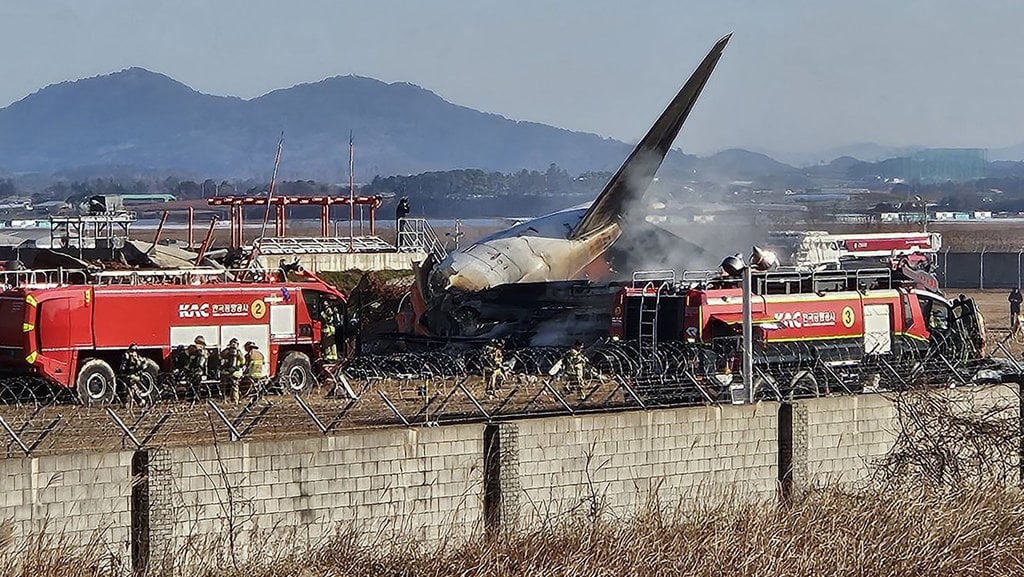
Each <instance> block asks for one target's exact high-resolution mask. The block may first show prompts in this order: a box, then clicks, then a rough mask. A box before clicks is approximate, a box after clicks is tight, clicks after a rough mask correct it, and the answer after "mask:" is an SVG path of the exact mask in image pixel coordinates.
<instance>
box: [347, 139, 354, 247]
mask: <svg viewBox="0 0 1024 577" xmlns="http://www.w3.org/2000/svg"><path fill="white" fill-rule="evenodd" d="M355 167H356V157H355V145H354V143H353V141H352V131H351V130H350V131H349V132H348V251H349V252H355V229H354V228H353V222H354V221H355V219H356V176H355V170H356V168H355Z"/></svg>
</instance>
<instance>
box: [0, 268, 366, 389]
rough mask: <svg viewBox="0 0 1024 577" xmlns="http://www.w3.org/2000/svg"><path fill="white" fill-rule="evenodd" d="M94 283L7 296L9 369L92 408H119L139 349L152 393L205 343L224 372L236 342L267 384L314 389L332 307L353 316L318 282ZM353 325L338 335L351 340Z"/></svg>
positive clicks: (3, 324) (1, 316) (23, 289)
mask: <svg viewBox="0 0 1024 577" xmlns="http://www.w3.org/2000/svg"><path fill="white" fill-rule="evenodd" d="M79 278H82V277H79ZM88 278H89V280H88V282H87V283H84V284H71V283H68V282H56V283H48V284H24V285H21V286H17V287H14V288H10V289H8V290H6V291H5V292H3V293H2V294H0V369H2V370H3V371H4V372H6V373H7V374H15V375H26V376H29V375H35V376H38V377H42V378H44V379H46V380H47V381H49V382H51V383H52V384H55V385H58V386H61V387H67V388H71V389H76V390H77V392H78V394H79V397H80V398H81V400H82V401H83V402H86V403H98V402H111V401H113V400H114V399H116V398H117V396H118V395H119V394H121V393H123V391H121V390H119V387H118V382H117V374H116V371H117V369H118V367H119V365H120V362H121V359H122V358H123V356H124V353H125V351H126V350H127V349H128V346H129V345H130V344H132V343H135V344H137V345H138V348H139V352H140V353H141V354H142V355H143V357H144V359H145V360H146V364H147V367H148V368H147V370H146V375H145V376H144V379H143V380H144V384H145V385H146V387H145V388H146V390H145V391H144V393H145V394H152V392H153V390H154V389H155V387H156V385H157V382H158V374H159V373H161V372H171V371H172V370H173V369H174V368H175V367H174V366H173V365H174V359H175V356H176V355H175V351H176V350H178V351H180V350H181V348H182V347H187V346H188V345H190V344H193V342H194V341H195V339H196V338H197V337H202V338H203V340H204V341H205V342H206V348H207V350H208V352H209V357H210V364H211V366H212V367H213V368H214V369H215V368H216V363H217V360H216V359H217V353H218V352H219V350H221V349H223V347H225V346H226V345H227V343H228V341H229V340H231V339H232V338H236V339H238V341H239V344H240V345H241V344H244V343H247V342H252V343H254V344H255V345H256V346H257V347H258V348H259V350H260V351H261V352H263V354H264V356H265V358H266V363H267V366H266V367H265V368H266V371H265V372H266V374H267V376H269V377H270V378H272V379H277V382H278V383H279V385H280V386H281V387H282V388H284V389H285V390H290V391H292V392H301V391H303V390H306V389H307V388H309V387H310V386H312V384H313V382H314V375H313V370H312V364H313V362H315V361H316V360H318V359H321V358H322V356H323V355H322V347H321V342H322V340H323V339H324V338H325V337H324V333H325V331H324V325H323V319H322V317H321V315H320V311H321V310H322V309H323V306H324V303H325V302H329V301H330V302H333V303H335V309H336V310H337V311H339V312H340V313H342V314H340V315H339V318H340V319H344V318H345V316H346V315H344V314H343V313H344V310H345V297H344V296H343V295H342V294H341V293H339V292H338V291H337V290H336V289H334V288H333V287H331V286H330V285H328V284H326V283H324V282H323V281H322V280H320V279H319V278H317V277H315V276H313V275H307V276H306V277H305V278H303V279H302V280H300V281H282V280H280V277H279V276H274V275H273V274H270V275H264V276H263V277H262V278H260V279H259V280H249V281H240V280H237V279H238V278H239V276H238V275H232V274H230V273H229V272H227V271H218V270H212V269H211V270H205V271H204V270H202V269H188V270H182V271H165V270H160V271H130V272H123V273H122V272H112V273H99V274H95V275H90V276H89V277H88ZM343 323H344V320H342V321H341V322H340V323H339V325H341V326H338V327H336V329H335V331H334V334H336V335H339V336H340V335H343V334H344V333H345V326H344V324H343ZM327 332H328V333H329V332H330V331H327ZM342 342H343V339H341V338H339V343H338V345H339V348H341V346H342ZM243 352H244V351H243ZM207 376H208V377H209V378H213V377H214V375H212V374H208V375H207Z"/></svg>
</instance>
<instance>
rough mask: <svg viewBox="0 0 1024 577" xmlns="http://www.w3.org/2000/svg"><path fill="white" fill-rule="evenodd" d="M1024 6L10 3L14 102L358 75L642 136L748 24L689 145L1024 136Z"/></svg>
mask: <svg viewBox="0 0 1024 577" xmlns="http://www.w3.org/2000/svg"><path fill="white" fill-rule="evenodd" d="M1022 27H1024V3H1022V2H1019V1H1013V0H1005V1H1003V0H984V2H969V1H967V0H960V1H947V0H942V1H939V0H930V1H924V0H920V1H918V0H910V1H908V0H898V1H894V0H877V1H876V0H856V1H853V0H850V1H844V2H831V1H825V0H814V1H810V0H808V1H798V0H785V1H782V0H774V1H771V2H768V1H754V0H750V1H738V0H706V1H703V2H690V1H684V0H665V1H643V0H641V1H635V2H626V1H623V0H614V1H605V0H573V1H554V0H506V1H504V2H492V1H482V0H474V1H470V0H466V1H462V2H455V1H442V0H430V1H427V0H408V1H388V0H373V1H366V0H364V1H360V2H353V1H342V0H324V1H312V0H310V1H301V0H296V1H292V2H282V1H280V0H277V1H263V0H244V1H242V0H238V1H226V0H218V1H195V0H176V1H174V2H157V1H144V0H124V1H122V0H63V1H56V0H53V1H51V0H33V1H31V2H28V1H20V0H0V54H2V55H3V57H2V58H0V79H2V82H0V106H6V105H7V104H9V103H11V102H13V101H15V100H18V99H20V98H22V97H24V96H25V95H27V94H29V93H31V92H34V91H35V90H37V89H38V88H40V87H42V86H45V85H47V84H50V83H54V82H59V81H62V80H68V79H76V78H81V77H86V76H94V75H97V74H104V73H108V72H112V71H116V70H119V69H122V68H125V67H128V66H142V67H145V68H148V69H150V70H154V71H158V72H162V73H164V74H167V75H169V76H171V77H173V78H176V79H178V80H180V81H182V82H184V83H186V84H188V85H189V86H192V87H193V88H195V89H197V90H199V91H201V92H207V93H212V94H230V95H237V96H242V97H245V98H250V97H253V96H258V95H260V94H262V93H264V92H267V91H269V90H272V89H274V88H280V87H286V86H291V85H293V84H296V83H300V82H312V81H317V80H320V79H322V78H325V77H328V76H334V75H339V74H342V75H343V74H359V75H364V76H372V77H375V78H379V79H381V80H385V81H408V82H412V83H415V84H419V85H421V86H424V87H426V88H429V89H430V90H433V91H434V92H437V93H438V94H440V95H441V96H443V97H444V98H446V99H447V100H450V101H452V102H455V103H458V104H463V105H466V106H470V107H473V108H478V109H481V110H485V111H489V112H496V113H499V114H502V115H505V116H509V117H512V118H518V119H526V120H535V121H539V122H545V123H549V124H553V125H556V126H561V127H565V128H570V129H575V130H585V131H590V132H596V133H598V134H602V135H606V136H612V137H615V138H619V139H623V140H627V141H628V140H635V139H637V138H639V136H640V135H642V133H643V132H644V131H645V130H646V129H647V128H648V126H649V124H650V123H651V122H652V121H653V120H654V118H655V117H656V116H657V114H658V113H659V112H660V110H661V108H662V107H663V106H664V104H665V103H666V102H667V101H668V100H669V99H670V98H671V96H672V95H673V94H674V92H675V91H676V90H677V89H678V87H679V86H680V85H681V84H682V83H683V82H684V81H685V79H686V77H687V76H688V75H689V74H690V72H691V71H692V70H693V68H694V67H695V66H696V64H697V63H698V62H699V61H700V59H701V58H702V57H703V56H704V53H705V52H706V51H707V50H708V49H709V48H710V47H711V45H712V44H713V43H714V41H715V40H716V39H717V38H718V37H720V36H722V35H723V34H725V33H727V32H733V33H734V36H733V39H732V42H731V43H730V45H729V47H728V48H727V49H726V52H725V56H724V57H723V58H722V60H721V62H720V63H719V66H718V69H717V70H716V71H715V74H714V76H712V78H711V81H710V83H709V84H708V87H707V88H706V90H705V92H704V96H703V98H702V100H701V101H700V102H699V103H698V105H697V108H696V109H695V111H694V113H693V115H692V116H691V118H690V121H689V122H688V124H687V126H686V128H684V130H683V134H682V136H681V137H680V139H679V140H677V145H678V146H681V147H682V148H683V149H684V150H686V151H687V152H696V153H708V152H713V151H716V150H720V149H723V148H729V147H734V146H742V147H749V148H754V149H760V150H765V151H778V152H793V151H808V150H817V149H821V148H826V147H831V146H837V145H843V144H848V143H853V142H865V141H875V142H880V143H883V144H893V145H906V144H924V145H930V146H981V147H1000V146H1008V145H1011V144H1017V143H1019V142H1022V141H1024V130H1022V127H1024V105H1022V104H1021V103H1022V101H1024V100H1022V98H1021V96H1022V94H1024V73H1022V72H1024V70H1022V66H1024V41H1022V40H1021V29H1022Z"/></svg>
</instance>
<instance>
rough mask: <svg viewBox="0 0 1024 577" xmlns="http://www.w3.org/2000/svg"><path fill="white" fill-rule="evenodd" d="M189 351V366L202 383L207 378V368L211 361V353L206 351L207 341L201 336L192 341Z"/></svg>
mask: <svg viewBox="0 0 1024 577" xmlns="http://www.w3.org/2000/svg"><path fill="white" fill-rule="evenodd" d="M188 350H189V361H190V362H189V365H190V368H191V369H192V373H193V375H194V376H196V377H197V378H198V379H199V380H200V381H202V380H203V379H205V378H206V367H207V365H208V364H209V361H210V352H209V351H207V350H206V339H204V338H203V336H202V335H199V336H198V337H196V338H195V340H194V341H192V346H190V347H189V348H188Z"/></svg>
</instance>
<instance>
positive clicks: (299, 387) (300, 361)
mask: <svg viewBox="0 0 1024 577" xmlns="http://www.w3.org/2000/svg"><path fill="white" fill-rule="evenodd" d="M277 375H278V384H279V385H280V386H281V390H282V391H283V392H285V393H304V392H306V391H308V390H309V389H311V388H312V387H313V365H312V364H311V363H310V362H309V357H308V356H306V353H300V352H299V351H292V352H290V353H288V354H287V355H285V356H284V360H282V361H281V366H280V367H279V368H278V369H277Z"/></svg>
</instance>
